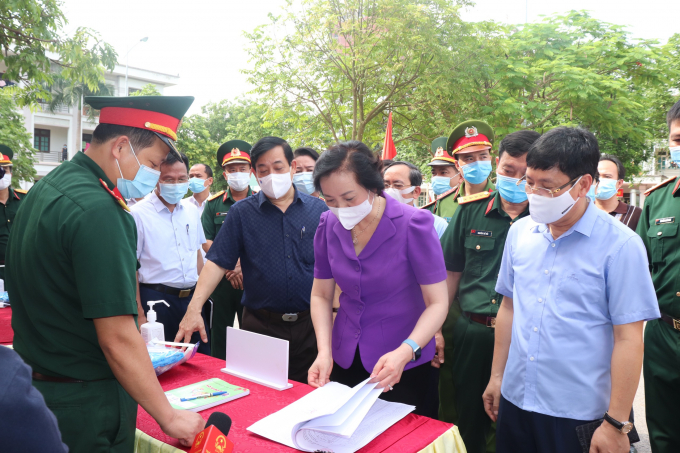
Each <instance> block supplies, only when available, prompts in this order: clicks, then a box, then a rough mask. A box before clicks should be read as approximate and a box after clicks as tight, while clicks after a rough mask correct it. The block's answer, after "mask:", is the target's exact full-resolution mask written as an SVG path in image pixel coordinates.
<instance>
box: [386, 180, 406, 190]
mask: <svg viewBox="0 0 680 453" xmlns="http://www.w3.org/2000/svg"><path fill="white" fill-rule="evenodd" d="M409 187H411V186H405V185H404V184H403V183H401V182H395V183H394V184H390V183H389V182H387V181H385V189H397V190H404V189H408V188H409Z"/></svg>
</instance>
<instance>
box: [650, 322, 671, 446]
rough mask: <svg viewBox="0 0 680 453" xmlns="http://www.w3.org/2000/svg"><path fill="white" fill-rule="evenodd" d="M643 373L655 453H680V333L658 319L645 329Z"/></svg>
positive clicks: (651, 437) (651, 439)
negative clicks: (678, 414)
mask: <svg viewBox="0 0 680 453" xmlns="http://www.w3.org/2000/svg"><path fill="white" fill-rule="evenodd" d="M643 370H644V376H645V404H646V405H647V427H648V428H649V441H650V444H651V446H652V451H653V452H654V453H677V452H680V429H678V416H677V413H678V407H680V332H678V331H676V330H673V328H672V327H671V326H669V325H667V324H665V323H664V322H663V321H661V320H658V319H657V320H654V321H649V322H648V323H647V326H646V327H645V357H644V368H643Z"/></svg>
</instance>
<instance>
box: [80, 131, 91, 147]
mask: <svg viewBox="0 0 680 453" xmlns="http://www.w3.org/2000/svg"><path fill="white" fill-rule="evenodd" d="M89 143H92V134H83V146H82V150H83V151H85V148H86V147H87V145H88V144H89Z"/></svg>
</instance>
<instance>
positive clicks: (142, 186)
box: [116, 145, 161, 200]
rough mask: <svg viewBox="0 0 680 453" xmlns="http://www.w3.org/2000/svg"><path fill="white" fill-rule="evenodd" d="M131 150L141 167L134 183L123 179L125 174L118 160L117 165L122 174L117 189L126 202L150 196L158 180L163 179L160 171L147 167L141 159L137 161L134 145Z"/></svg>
mask: <svg viewBox="0 0 680 453" xmlns="http://www.w3.org/2000/svg"><path fill="white" fill-rule="evenodd" d="M130 150H131V151H132V155H133V156H135V160H136V161H137V164H138V165H139V170H137V174H136V175H135V179H133V180H132V181H130V180H129V179H125V178H124V177H123V172H122V171H121V169H120V164H119V163H118V160H116V165H118V171H119V172H120V178H118V181H117V182H116V187H117V188H118V191H119V192H120V194H121V195H122V196H123V198H125V199H126V200H128V199H130V198H143V197H145V196H147V195H149V194H150V193H151V191H152V190H153V189H154V187H156V184H157V183H158V178H160V177H161V172H160V171H158V170H152V169H151V168H149V167H147V166H146V165H142V164H140V163H139V159H137V155H136V154H135V150H134V149H132V145H130Z"/></svg>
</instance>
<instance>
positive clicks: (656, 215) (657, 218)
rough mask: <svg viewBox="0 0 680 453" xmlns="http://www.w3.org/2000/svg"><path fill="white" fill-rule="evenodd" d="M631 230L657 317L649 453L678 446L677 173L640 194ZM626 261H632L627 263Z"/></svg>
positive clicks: (649, 371) (650, 337) (648, 398)
mask: <svg viewBox="0 0 680 453" xmlns="http://www.w3.org/2000/svg"><path fill="white" fill-rule="evenodd" d="M667 121H668V127H669V129H670V135H669V147H670V151H671V158H672V159H673V160H674V161H675V162H678V163H680V101H678V102H677V103H676V104H675V105H674V106H673V107H672V108H671V109H670V111H669V112H668V116H667ZM645 194H646V195H647V198H646V199H645V204H644V207H643V208H642V215H641V217H640V221H639V222H638V227H637V233H638V234H639V235H640V237H641V238H642V241H643V242H644V244H645V247H646V248H647V258H648V259H649V267H650V270H651V273H652V281H653V282H654V287H655V288H656V295H657V298H658V300H659V309H660V311H661V318H660V319H656V320H654V321H649V322H647V326H646V327H645V355H644V363H643V364H644V368H643V372H644V378H645V403H646V406H647V410H646V413H647V427H648V429H649V440H650V443H651V446H652V451H653V452H654V453H676V452H679V451H680V430H678V423H677V410H678V407H680V360H678V356H680V234H678V224H679V223H680V178H678V177H673V178H670V179H668V180H666V181H664V182H662V183H661V184H659V185H658V186H656V187H652V188H651V189H649V190H648V191H647V192H646V193H645ZM631 265H634V263H632V264H631Z"/></svg>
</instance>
